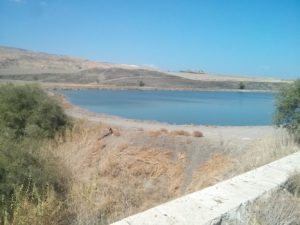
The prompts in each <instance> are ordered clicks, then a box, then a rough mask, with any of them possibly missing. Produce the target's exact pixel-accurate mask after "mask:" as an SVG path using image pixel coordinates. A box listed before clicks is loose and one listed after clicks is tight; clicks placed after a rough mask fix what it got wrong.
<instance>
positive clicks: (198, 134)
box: [193, 131, 203, 137]
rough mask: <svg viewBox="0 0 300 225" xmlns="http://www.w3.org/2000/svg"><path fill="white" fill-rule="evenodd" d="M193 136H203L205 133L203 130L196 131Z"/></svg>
mask: <svg viewBox="0 0 300 225" xmlns="http://www.w3.org/2000/svg"><path fill="white" fill-rule="evenodd" d="M193 136H194V137H203V133H202V132H201V131H194V132H193Z"/></svg>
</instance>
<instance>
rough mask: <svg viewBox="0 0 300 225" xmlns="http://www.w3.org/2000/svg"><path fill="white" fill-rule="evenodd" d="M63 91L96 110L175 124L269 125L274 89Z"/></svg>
mask: <svg viewBox="0 0 300 225" xmlns="http://www.w3.org/2000/svg"><path fill="white" fill-rule="evenodd" d="M63 94H64V95H65V96H66V97H67V98H68V99H69V100H70V101H71V102H72V103H73V104H75V105H77V106H80V107H82V108H85V109H88V110H90V111H93V112H101V113H105V114H110V115H116V116H121V117H125V118H130V119H139V120H155V121H160V122H167V123H172V124H205V125H270V124H271V123H272V114H273V111H274V99H275V94H274V93H265V92H257V93H256V92H255V93H254V92H212V91H132V90H130V91H127V90H125V91H116V90H113V91H106V90H101V91H99V90H79V91H78V90H74V91H73V90H72V91H64V92H63Z"/></svg>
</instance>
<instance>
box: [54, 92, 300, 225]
mask: <svg viewBox="0 0 300 225" xmlns="http://www.w3.org/2000/svg"><path fill="white" fill-rule="evenodd" d="M58 99H59V101H60V102H61V104H62V105H63V106H64V108H65V109H66V112H67V114H68V115H70V116H71V117H73V118H74V119H75V120H76V121H77V122H76V124H77V125H76V126H75V127H74V128H73V130H72V131H71V132H70V133H69V134H67V135H66V137H65V140H64V141H62V142H61V144H59V145H58V146H56V147H55V148H54V147H51V146H49V148H50V150H51V151H53V152H54V154H55V155H57V157H58V158H59V159H60V160H61V162H62V164H63V165H64V166H65V167H66V168H67V169H68V170H69V171H71V173H72V176H73V179H75V180H76V182H75V183H74V187H73V189H72V198H74V199H73V200H74V203H73V205H74V208H76V207H77V208H76V209H75V211H76V212H77V214H78V216H79V218H80V220H82V221H89V222H91V221H93V218H94V219H95V220H96V218H99V215H100V216H102V217H103V223H104V224H105V223H106V222H108V223H109V222H112V221H116V220H118V219H120V218H123V217H126V216H129V215H132V214H134V213H137V212H140V211H142V210H145V209H148V208H150V207H153V206H156V205H158V204H161V203H163V202H166V201H169V200H171V199H174V198H176V197H179V196H182V195H184V194H187V193H190V192H194V191H198V190H201V189H202V188H205V187H207V186H210V185H213V184H215V183H218V182H220V181H222V180H224V179H227V178H229V177H232V176H235V175H237V174H241V173H243V172H245V171H248V170H251V169H253V168H256V167H258V166H261V165H264V164H266V163H269V162H271V161H273V160H275V159H278V158H281V157H283V156H285V155H288V154H290V153H292V152H296V151H299V147H298V146H297V145H296V144H295V143H294V142H293V140H292V139H291V138H290V137H289V136H288V135H287V133H286V132H285V131H283V130H281V129H275V128H274V127H272V126H253V127H247V126H244V127H229V126H228V127H218V126H194V125H182V126H176V125H169V124H163V123H156V122H147V121H135V120H128V119H123V118H119V117H112V116H107V115H101V114H96V113H91V112H88V111H85V110H83V109H81V108H78V107H75V106H73V105H71V104H70V103H69V102H68V101H66V100H65V99H64V97H63V96H58Z"/></svg>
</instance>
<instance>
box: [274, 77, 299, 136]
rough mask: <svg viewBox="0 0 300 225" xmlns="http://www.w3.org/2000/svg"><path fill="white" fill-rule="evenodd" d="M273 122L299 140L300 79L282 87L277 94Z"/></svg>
mask: <svg viewBox="0 0 300 225" xmlns="http://www.w3.org/2000/svg"><path fill="white" fill-rule="evenodd" d="M274 122H275V124H276V125H277V126H283V127H284V128H286V129H287V130H288V131H289V133H290V134H292V135H294V136H295V137H296V139H297V140H298V141H300V80H296V81H295V82H294V83H292V84H290V85H289V86H287V87H285V88H284V89H282V91H281V92H280V93H279V95H278V96H277V101H276V112H275V115H274Z"/></svg>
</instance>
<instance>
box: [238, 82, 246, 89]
mask: <svg viewBox="0 0 300 225" xmlns="http://www.w3.org/2000/svg"><path fill="white" fill-rule="evenodd" d="M245 87H246V85H245V84H244V83H243V82H240V83H239V88H240V90H244V89H245Z"/></svg>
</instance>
